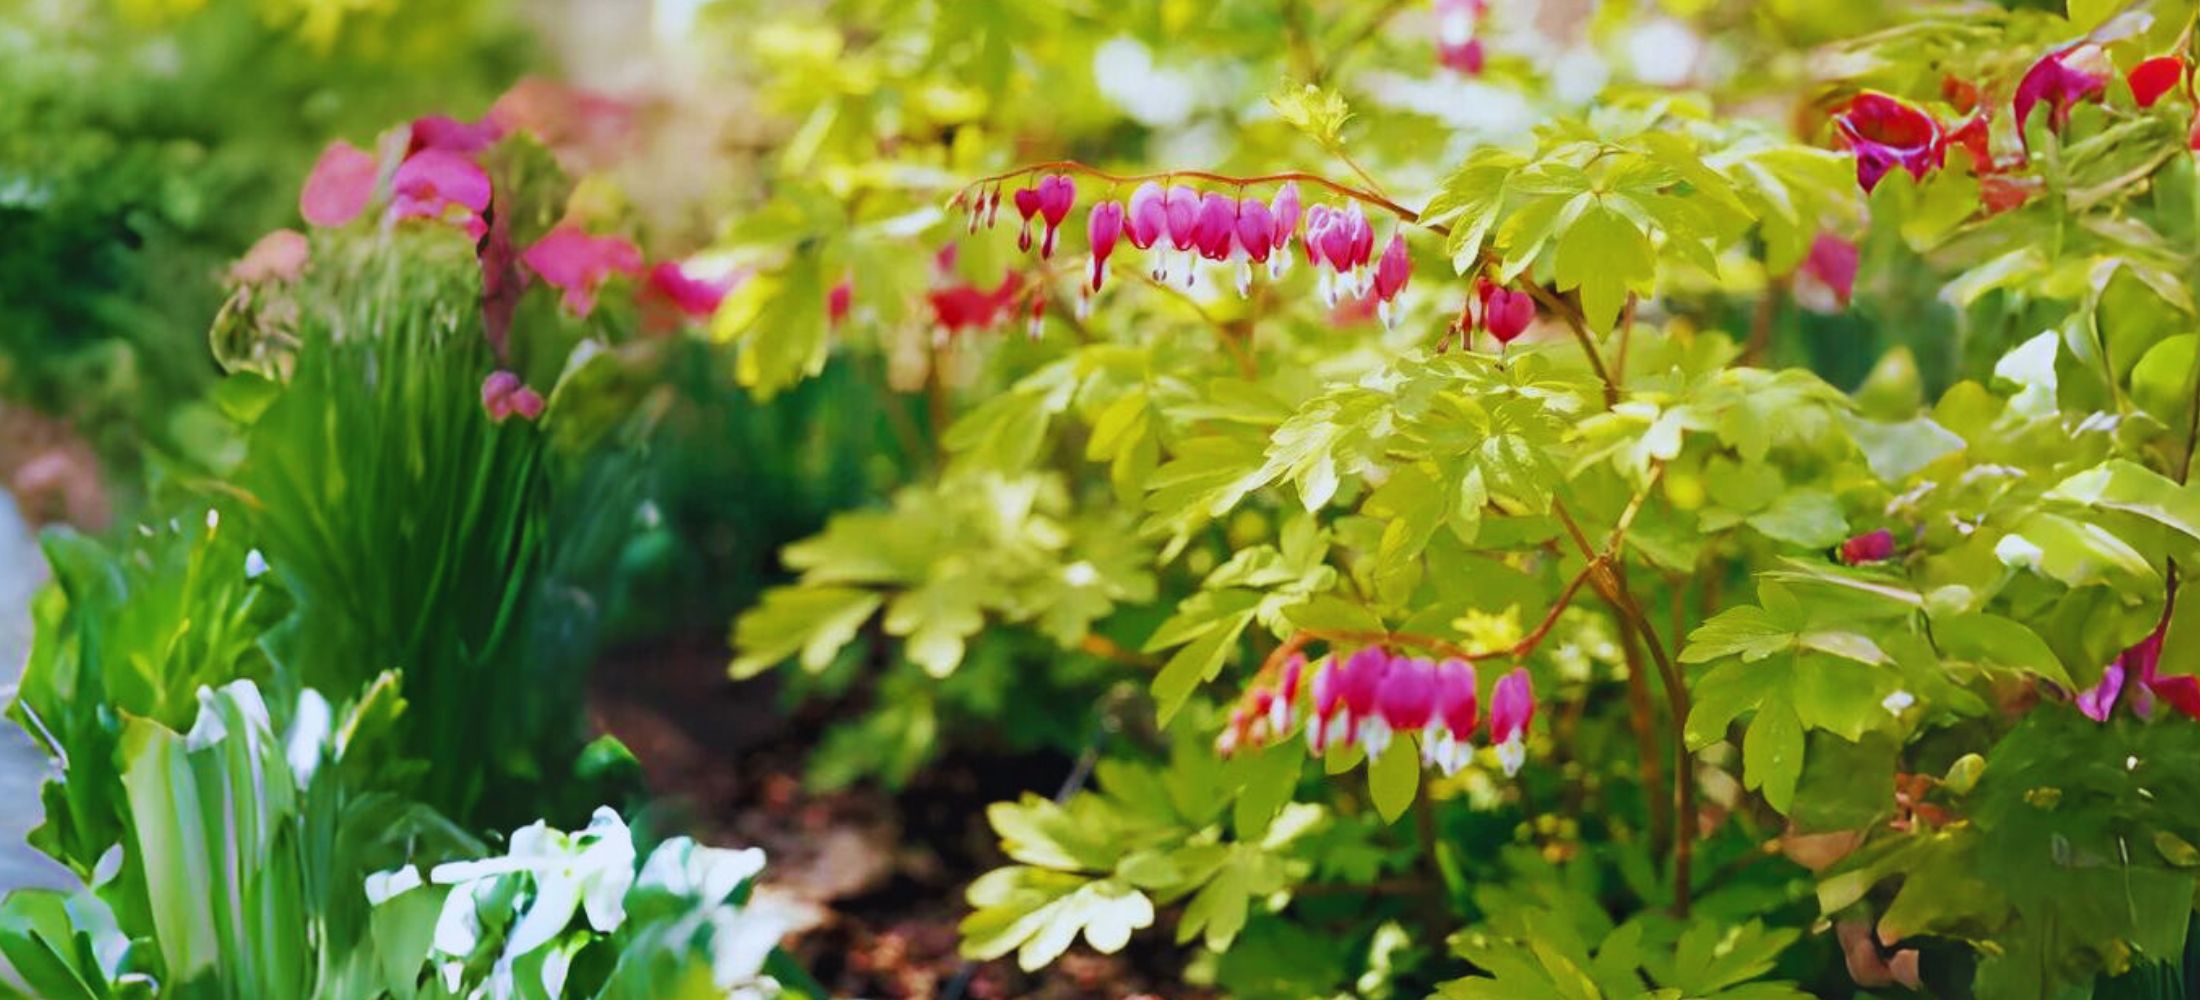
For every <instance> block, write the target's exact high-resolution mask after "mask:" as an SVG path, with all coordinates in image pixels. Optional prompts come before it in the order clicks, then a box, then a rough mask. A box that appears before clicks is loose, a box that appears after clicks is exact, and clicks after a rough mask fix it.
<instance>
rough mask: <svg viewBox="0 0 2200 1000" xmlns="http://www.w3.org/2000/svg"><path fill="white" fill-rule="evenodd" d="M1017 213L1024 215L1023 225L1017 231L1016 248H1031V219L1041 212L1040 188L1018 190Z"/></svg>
mask: <svg viewBox="0 0 2200 1000" xmlns="http://www.w3.org/2000/svg"><path fill="white" fill-rule="evenodd" d="M1016 214H1017V215H1020V216H1023V220H1024V221H1023V225H1022V227H1021V228H1019V229H1018V230H1017V231H1016V249H1018V250H1023V251H1026V252H1028V251H1030V249H1031V219H1032V217H1033V216H1035V215H1038V214H1039V189H1038V188H1022V189H1020V190H1018V191H1017V192H1016Z"/></svg>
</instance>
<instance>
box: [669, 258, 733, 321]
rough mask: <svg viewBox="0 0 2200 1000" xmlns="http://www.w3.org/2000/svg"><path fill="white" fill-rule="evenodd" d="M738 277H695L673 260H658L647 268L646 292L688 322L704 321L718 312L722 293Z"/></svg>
mask: <svg viewBox="0 0 2200 1000" xmlns="http://www.w3.org/2000/svg"><path fill="white" fill-rule="evenodd" d="M740 282H741V275H740V274H739V273H737V272H729V273H727V274H724V275H721V276H719V277H716V278H698V277H695V276H692V275H690V274H688V273H687V270H686V269H685V268H683V267H681V266H680V264H679V262H677V261H670V260H664V261H658V262H657V266H655V267H652V268H650V269H649V290H650V293H651V294H652V295H654V296H656V297H657V298H659V299H662V300H664V301H666V302H669V303H671V304H672V307H673V308H675V309H678V310H679V311H680V312H681V313H684V314H685V315H687V317H688V318H690V319H708V318H710V316H711V315H712V314H713V313H716V312H717V311H718V305H719V303H722V302H724V301H725V300H726V293H728V292H731V291H733V288H734V286H735V285H738V284H740Z"/></svg>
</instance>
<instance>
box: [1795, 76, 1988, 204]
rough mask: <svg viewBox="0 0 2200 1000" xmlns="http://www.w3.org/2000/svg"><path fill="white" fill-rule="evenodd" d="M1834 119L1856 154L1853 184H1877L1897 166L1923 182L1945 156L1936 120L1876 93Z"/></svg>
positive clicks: (1861, 96)
mask: <svg viewBox="0 0 2200 1000" xmlns="http://www.w3.org/2000/svg"><path fill="white" fill-rule="evenodd" d="M2020 110H2021V108H2020ZM1833 123H1834V127H1835V128H1836V129H1838V130H1839V131H1840V134H1841V139H1842V141H1843V142H1844V143H1846V144H1847V145H1848V147H1849V150H1850V152H1853V153H1855V154H1856V182H1857V184H1859V185H1861V186H1862V187H1863V188H1864V190H1866V191H1870V190H1871V189H1873V188H1875V187H1878V186H1879V179H1880V178H1882V177H1885V176H1887V171H1889V170H1892V169H1894V168H1896V167H1901V168H1902V169H1904V170H1907V171H1909V173H1910V176H1912V177H1915V178H1917V179H1919V180H1923V179H1924V178H1925V174H1926V172H1928V171H1930V170H1933V169H1934V168H1937V167H1939V166H1940V165H1941V163H1942V161H1943V158H1944V156H1945V151H1944V147H1943V145H1942V142H1941V132H1940V123H1939V122H1937V121H1934V120H1933V116H1931V115H1929V114H1926V113H1925V112H1924V111H1923V110H1921V109H1918V108H1915V107H1912V106H1910V105H1908V104H1904V103H1902V102H1901V101H1898V100H1896V99H1894V98H1892V97H1889V96H1887V95H1885V94H1881V93H1878V92H1875V91H1866V92H1864V93H1861V94H1858V95H1856V97H1855V98H1854V99H1853V100H1851V101H1849V103H1848V106H1847V107H1845V108H1843V109H1842V110H1841V111H1840V112H1839V113H1837V114H1835V115H1834V116H1833Z"/></svg>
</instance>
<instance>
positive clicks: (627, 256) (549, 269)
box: [519, 223, 642, 316]
mask: <svg viewBox="0 0 2200 1000" xmlns="http://www.w3.org/2000/svg"><path fill="white" fill-rule="evenodd" d="M519 259H520V262H521V263H523V264H526V265H527V267H528V269H529V270H531V271H533V272H535V273H536V274H537V275H539V276H541V278H542V280H544V281H546V282H549V283H550V284H551V285H554V286H556V287H557V288H559V289H562V290H563V291H564V293H565V294H564V295H563V296H562V297H561V298H560V301H562V302H564V303H565V307H566V308H567V309H570V310H572V311H573V313H574V315H576V316H587V315H588V314H589V312H590V311H591V310H593V309H595V308H596V289H597V288H598V287H600V286H601V285H602V284H603V282H604V280H605V279H607V278H609V277H611V276H612V275H614V274H626V275H634V274H640V273H641V270H642V252H641V251H640V250H638V249H636V248H635V246H634V244H632V243H629V242H627V241H626V240H623V239H620V238H619V237H617V236H590V235H588V234H587V233H584V232H582V231H581V230H580V227H578V226H575V225H572V224H571V223H561V224H559V225H558V226H557V227H555V228H553V229H551V230H550V231H549V232H547V233H544V234H543V237H542V239H539V240H536V241H535V245H534V246H531V247H528V248H527V250H526V252H525V253H522V254H520V258H519Z"/></svg>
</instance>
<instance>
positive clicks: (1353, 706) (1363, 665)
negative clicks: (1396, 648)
mask: <svg viewBox="0 0 2200 1000" xmlns="http://www.w3.org/2000/svg"><path fill="white" fill-rule="evenodd" d="M1343 671H1344V672H1343V674H1342V675H1341V676H1340V677H1338V678H1337V680H1338V683H1339V684H1340V685H1341V686H1342V688H1343V691H1342V693H1343V696H1344V706H1345V708H1346V709H1349V710H1350V711H1351V712H1352V715H1353V717H1354V718H1360V719H1364V718H1367V717H1368V716H1370V715H1372V714H1374V712H1375V699H1376V697H1377V695H1378V693H1379V692H1381V691H1382V689H1383V678H1385V677H1387V676H1389V675H1390V655H1389V654H1388V653H1385V652H1383V651H1382V650H1381V649H1379V648H1376V647H1374V646H1369V647H1367V648H1365V649H1362V650H1359V651H1357V652H1355V653H1353V654H1352V656H1351V657H1350V658H1348V659H1346V660H1345V661H1344V668H1343Z"/></svg>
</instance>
